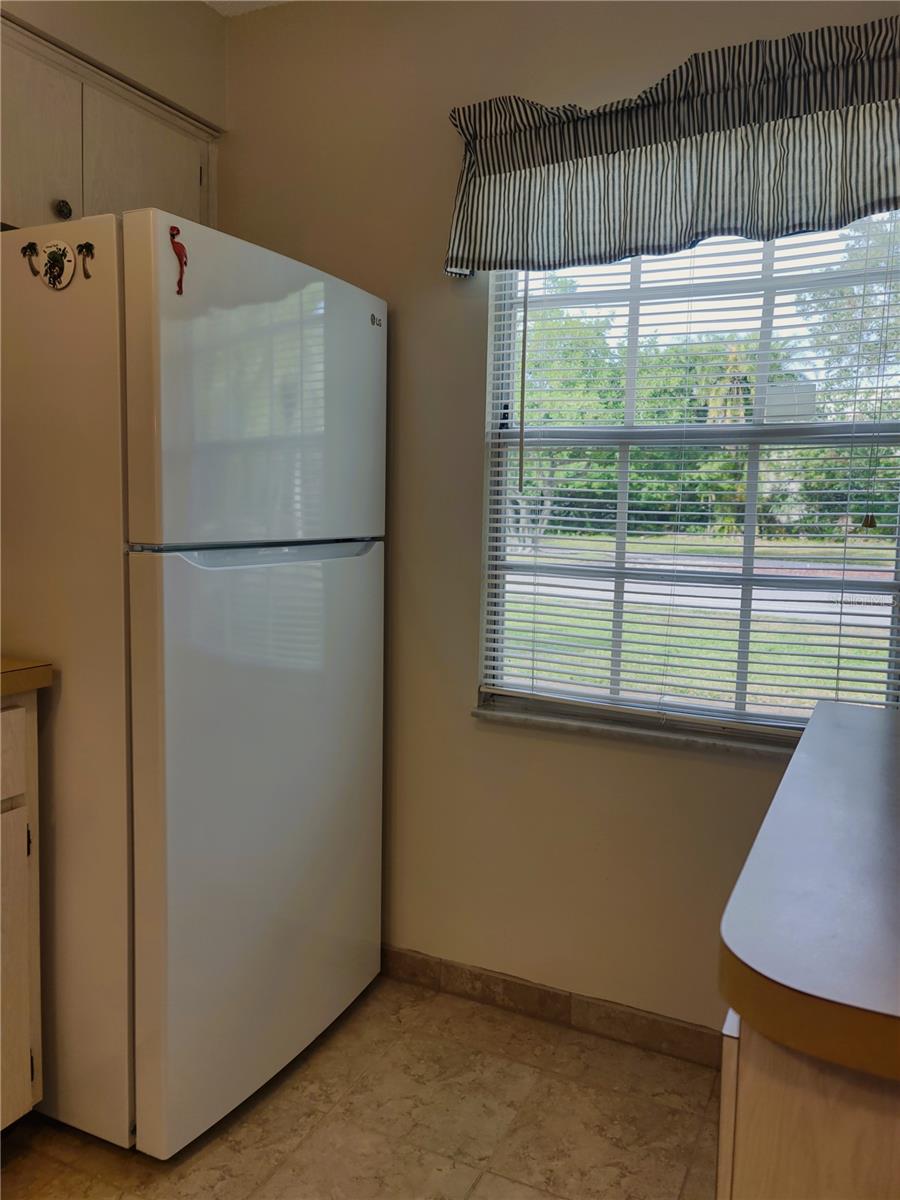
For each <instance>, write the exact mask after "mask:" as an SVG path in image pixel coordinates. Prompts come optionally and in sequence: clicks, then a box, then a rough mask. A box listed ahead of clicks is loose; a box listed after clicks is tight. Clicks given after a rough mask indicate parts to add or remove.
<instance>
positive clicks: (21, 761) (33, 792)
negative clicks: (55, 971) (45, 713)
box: [0, 692, 41, 1129]
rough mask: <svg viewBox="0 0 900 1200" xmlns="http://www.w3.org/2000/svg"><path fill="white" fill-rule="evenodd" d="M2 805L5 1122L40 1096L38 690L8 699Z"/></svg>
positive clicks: (0, 718)
mask: <svg viewBox="0 0 900 1200" xmlns="http://www.w3.org/2000/svg"><path fill="white" fill-rule="evenodd" d="M0 739H2V757H3V761H2V771H0V784H2V810H0V859H2V861H0V869H2V874H0V924H2V929H0V935H2V941H0V1059H2V1061H0V1072H2V1073H0V1128H4V1129H5V1128H6V1126H7V1125H9V1123H10V1122H11V1121H15V1120H16V1119H17V1118H18V1117H21V1116H22V1115H23V1114H24V1113H26V1112H28V1111H29V1109H30V1108H32V1107H33V1105H35V1104H37V1102H38V1101H39V1100H40V1099H41V1004H40V995H41V987H40V983H41V980H40V918H39V907H38V906H39V880H38V856H37V850H38V807H37V693H36V692H24V693H22V694H20V695H17V696H11V697H9V698H8V699H4V701H3V708H2V710H0Z"/></svg>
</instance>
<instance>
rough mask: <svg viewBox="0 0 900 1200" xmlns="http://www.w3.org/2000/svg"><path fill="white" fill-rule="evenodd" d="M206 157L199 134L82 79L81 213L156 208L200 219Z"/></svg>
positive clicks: (202, 216)
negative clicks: (186, 130)
mask: <svg viewBox="0 0 900 1200" xmlns="http://www.w3.org/2000/svg"><path fill="white" fill-rule="evenodd" d="M207 157H208V147H207V144H206V142H204V141H203V140H202V139H200V138H193V137H191V136H190V135H189V134H186V133H182V132H181V131H180V130H178V129H176V128H175V127H174V126H173V125H169V124H168V123H167V122H166V121H164V120H161V119H158V118H156V117H154V116H152V115H151V114H150V113H148V112H145V111H144V110H143V109H141V108H138V107H137V106H136V105H134V104H130V103H129V102H128V101H127V100H122V99H119V98H118V97H116V96H113V95H110V94H109V93H107V92H103V91H100V90H99V89H97V88H92V87H90V86H89V85H88V84H85V86H84V211H85V214H86V215H92V214H95V213H109V212H111V213H122V212H126V211H127V210H128V209H132V208H161V209H164V210H165V211H166V212H171V213H177V214H178V216H180V217H185V218H186V219H187V220H190V221H201V222H203V221H205V220H206V185H205V180H206V174H207V171H206V163H207ZM201 169H202V174H203V181H201Z"/></svg>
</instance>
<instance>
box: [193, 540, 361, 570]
mask: <svg viewBox="0 0 900 1200" xmlns="http://www.w3.org/2000/svg"><path fill="white" fill-rule="evenodd" d="M376 545H378V541H377V540H376V539H369V540H368V541H360V542H315V543H307V544H304V545H295V546H231V547H228V548H227V549H215V550H179V551H176V553H177V554H178V557H179V558H183V559H184V561H185V562H188V563H191V565H192V566H195V567H200V568H201V569H202V570H204V571H227V570H235V569H240V568H245V567H280V566H289V565H290V564H292V563H293V564H296V563H301V562H322V561H323V560H325V559H331V558H360V557H361V556H362V555H364V554H368V553H369V551H370V550H371V549H372V547H373V546H376Z"/></svg>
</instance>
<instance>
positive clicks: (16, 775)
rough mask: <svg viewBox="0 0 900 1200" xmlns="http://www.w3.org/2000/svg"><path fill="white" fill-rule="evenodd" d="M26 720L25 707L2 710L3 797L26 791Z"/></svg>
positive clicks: (0, 782)
mask: <svg viewBox="0 0 900 1200" xmlns="http://www.w3.org/2000/svg"><path fill="white" fill-rule="evenodd" d="M25 744H26V720H25V709H24V708H4V709H3V710H2V711H0V746H2V753H0V788H2V799H4V800H8V799H9V798H10V797H11V796H21V795H22V793H23V792H24V791H25Z"/></svg>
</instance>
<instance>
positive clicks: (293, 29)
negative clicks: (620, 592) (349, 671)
mask: <svg viewBox="0 0 900 1200" xmlns="http://www.w3.org/2000/svg"><path fill="white" fill-rule="evenodd" d="M889 11H890V12H893V11H897V6H896V5H887V6H886V5H881V6H879V5H877V4H869V3H845V4H823V3H816V4H804V3H801V4H796V3H762V4H755V3H701V4H679V3H669V4H653V3H633V4H609V5H607V4H602V3H596V4H595V3H578V4H572V5H569V4H564V3H550V4H546V3H524V4H516V3H510V4H493V3H473V4H458V3H435V4H428V3H426V4H420V3H408V4H404V3H401V4H389V3H388V4H385V3H374V4H363V5H358V4H352V3H346V4H342V3H335V4H324V5H323V4H317V3H310V4H294V5H287V6H284V7H277V8H270V9H264V10H260V11H258V12H255V13H251V14H249V15H247V16H244V17H240V18H237V19H236V20H233V21H232V22H231V23H230V25H229V60H230V65H229V71H230V85H229V126H230V131H229V133H228V135H227V136H226V138H225V140H224V142H223V145H222V152H221V177H220V178H221V197H220V213H221V223H222V225H223V227H224V228H225V229H226V230H228V231H229V232H232V233H235V234H239V235H240V236H242V237H246V238H249V239H252V240H254V241H257V242H262V243H264V244H265V245H268V246H271V247H274V248H276V249H278V250H280V251H283V252H285V253H287V254H291V255H295V256H296V257H298V258H301V259H304V260H306V261H308V262H311V263H314V264H317V265H320V266H322V267H324V268H326V269H327V270H329V271H331V272H334V273H335V274H337V275H341V276H344V277H345V278H347V279H349V280H351V281H353V282H354V283H357V284H360V285H361V286H363V287H365V288H368V289H370V290H372V291H374V292H376V293H378V294H380V295H382V296H384V297H386V299H387V300H388V303H389V304H390V346H391V355H390V469H389V478H390V484H389V502H390V521H389V547H390V549H389V556H390V571H389V589H390V591H389V618H390V628H389V649H388V661H389V708H388V771H387V808H386V820H387V842H386V845H387V851H386V855H387V863H386V866H387V881H386V886H387V892H386V913H387V915H386V922H387V923H386V936H387V938H388V939H389V940H390V941H391V942H393V943H394V944H396V945H400V946H405V947H412V948H415V949H419V950H424V951H428V952H430V953H432V954H437V955H443V956H445V957H449V958H452V959H458V960H461V961H462V962H467V963H473V964H477V965H480V966H485V967H491V968H494V969H497V970H500V971H506V972H510V973H512V974H515V975H521V976H525V977H526V978H529V979H534V980H538V981H541V982H544V983H548V984H553V985H556V986H559V987H562V988H568V989H573V990H575V991H579V992H584V993H589V994H591V995H595V996H601V997H605V998H608V999H612V1000H616V1001H619V1002H622V1003H625V1004H631V1005H635V1006H638V1007H641V1008H646V1009H652V1010H656V1011H659V1012H663V1013H668V1014H671V1015H674V1016H677V1017H682V1018H685V1019H688V1020H694V1021H698V1022H701V1023H706V1024H709V1025H714V1026H715V1025H718V1024H719V1021H720V1017H721V1015H722V1011H723V1010H722V1005H721V1004H720V1002H719V999H718V996H717V991H716V949H717V927H718V920H719V916H720V913H721V909H722V907H723V905H724V902H725V900H726V898H727V895H728V892H729V890H730V887H731V885H732V884H733V882H734V879H735V877H736V875H737V872H738V870H739V868H740V866H741V863H742V861H743V858H744V856H745V855H746V852H747V850H748V848H749V846H750V843H751V841H752V838H753V836H754V833H755V831H756V829H757V827H758V824H759V821H760V819H761V817H762V816H763V814H764V812H765V810H766V806H767V804H768V802H769V800H770V798H771V796H772V794H773V791H774V789H775V787H776V785H777V783H778V779H779V775H780V768H779V767H778V766H777V765H775V764H772V763H771V762H767V761H759V760H753V759H748V758H728V757H717V756H716V755H714V754H697V753H689V752H684V751H682V752H678V751H672V750H664V749H659V748H656V747H637V746H634V745H625V744H623V743H616V742H613V741H609V740H603V739H600V738H594V737H588V736H579V735H567V734H551V733H546V732H529V731H516V732H514V731H511V730H509V729H501V728H498V727H491V726H488V725H486V724H484V723H482V722H478V721H476V720H474V719H473V718H472V717H471V716H470V715H469V714H470V709H471V708H472V705H473V702H474V699H475V691H476V685H477V682H478V614H479V586H480V556H481V546H480V541H481V491H482V441H483V426H484V393H485V334H486V289H487V279H486V277H484V276H482V277H479V278H476V279H474V280H469V281H451V280H449V279H446V278H444V277H443V276H442V274H441V263H442V259H443V255H444V250H445V246H446V240H447V232H448V226H449V218H450V210H451V204H452V198H453V192H454V188H455V184H456V177H457V171H458V168H459V161H460V145H459V142H458V139H457V136H456V135H455V133H454V132H453V131H452V129H451V127H450V125H449V124H448V121H447V112H448V110H449V108H450V107H451V106H452V105H454V104H468V103H471V102H472V101H475V100H478V99H482V98H486V97H490V96H494V95H497V94H502V93H504V92H516V93H519V94H521V95H524V96H530V97H533V98H535V99H537V100H540V101H544V102H546V103H561V102H563V101H577V102H579V103H581V104H584V105H596V104H600V103H603V102H604V101H607V100H612V99H614V98H617V97H623V96H628V95H632V94H633V93H635V92H636V91H638V90H639V89H641V88H642V87H644V86H646V85H647V84H649V83H651V82H653V81H654V80H655V79H657V78H658V77H659V76H660V75H662V74H663V73H665V72H666V71H667V70H668V69H670V68H672V67H674V66H676V65H677V64H678V63H679V62H680V61H681V60H682V59H684V58H685V57H686V56H687V55H688V54H689V53H690V52H691V51H693V50H699V49H703V48H705V47H713V46H716V45H724V44H728V43H732V42H736V41H743V40H746V39H750V38H756V37H769V36H778V35H781V34H784V33H788V32H791V31H795V30H799V29H803V28H812V27H814V26H816V25H821V24H827V23H829V22H844V21H847V22H854V21H863V20H866V19H869V18H872V17H874V16H877V15H883V14H884V13H885V12H889Z"/></svg>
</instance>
